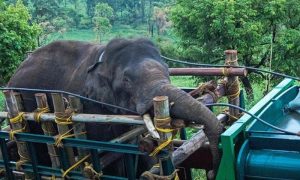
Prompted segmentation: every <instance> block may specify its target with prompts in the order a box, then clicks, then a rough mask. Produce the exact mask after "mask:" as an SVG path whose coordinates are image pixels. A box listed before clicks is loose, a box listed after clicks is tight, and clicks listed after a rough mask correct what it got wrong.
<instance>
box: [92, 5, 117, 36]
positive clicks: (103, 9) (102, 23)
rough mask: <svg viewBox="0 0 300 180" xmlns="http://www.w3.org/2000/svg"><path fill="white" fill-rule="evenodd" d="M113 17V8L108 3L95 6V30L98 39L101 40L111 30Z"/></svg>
mask: <svg viewBox="0 0 300 180" xmlns="http://www.w3.org/2000/svg"><path fill="white" fill-rule="evenodd" d="M112 18H113V9H112V8H111V7H110V6H109V5H108V4H107V3H98V4H97V5H96V7H95V15H94V17H93V22H94V31H95V32H96V35H97V41H98V42H100V40H101V39H102V37H103V35H104V34H105V33H107V32H109V31H110V29H111V27H112V26H111V24H110V20H111V19H112Z"/></svg>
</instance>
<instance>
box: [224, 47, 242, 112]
mask: <svg viewBox="0 0 300 180" xmlns="http://www.w3.org/2000/svg"><path fill="white" fill-rule="evenodd" d="M225 55H226V59H225V64H226V65H232V66H238V65H239V64H238V58H237V51H236V50H226V51H225ZM226 79H227V80H228V82H227V91H226V92H227V97H228V102H229V103H230V104H233V105H236V106H239V105H240V98H239V91H240V85H239V77H238V76H228V77H226ZM229 114H230V115H232V116H234V117H238V116H239V110H238V109H235V108H229Z"/></svg>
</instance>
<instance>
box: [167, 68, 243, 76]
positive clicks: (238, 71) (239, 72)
mask: <svg viewBox="0 0 300 180" xmlns="http://www.w3.org/2000/svg"><path fill="white" fill-rule="evenodd" d="M169 73H170V75H171V76H225V75H228V76H243V77H246V76H247V69H246V68H226V70H225V69H224V68H169Z"/></svg>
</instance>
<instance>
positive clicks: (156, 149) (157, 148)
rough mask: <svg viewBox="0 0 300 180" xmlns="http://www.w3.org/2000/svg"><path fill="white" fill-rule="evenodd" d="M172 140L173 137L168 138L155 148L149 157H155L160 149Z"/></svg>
mask: <svg viewBox="0 0 300 180" xmlns="http://www.w3.org/2000/svg"><path fill="white" fill-rule="evenodd" d="M172 140H173V136H171V137H170V138H168V140H166V141H165V142H163V143H161V144H160V145H159V146H158V147H156V148H155V149H154V150H153V151H152V152H151V153H150V154H149V156H156V155H157V154H158V153H159V152H160V151H161V150H162V149H164V148H165V147H167V146H168V145H169V144H170V143H171V142H172Z"/></svg>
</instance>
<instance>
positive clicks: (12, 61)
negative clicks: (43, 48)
mask: <svg viewBox="0 0 300 180" xmlns="http://www.w3.org/2000/svg"><path fill="white" fill-rule="evenodd" d="M0 12H1V13H0V84H2V83H3V82H7V81H8V80H9V78H10V76H11V75H12V74H13V73H14V71H15V69H16V68H17V67H18V65H19V64H20V63H21V61H22V60H23V59H24V58H25V55H26V53H27V52H28V51H32V50H33V49H35V48H36V45H37V43H36V39H37V36H38V34H39V32H40V28H39V27H38V25H36V24H34V23H33V24H30V23H29V21H30V15H29V13H28V9H27V8H26V7H25V6H24V5H23V4H22V1H21V0H18V1H17V2H16V4H15V5H9V6H7V5H6V4H5V3H4V2H3V1H2V0H0Z"/></svg>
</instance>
